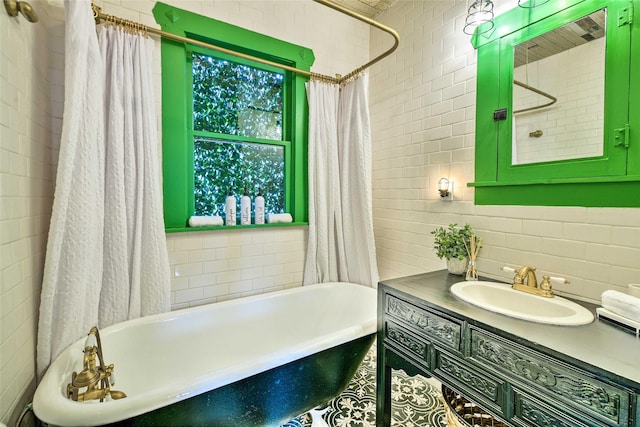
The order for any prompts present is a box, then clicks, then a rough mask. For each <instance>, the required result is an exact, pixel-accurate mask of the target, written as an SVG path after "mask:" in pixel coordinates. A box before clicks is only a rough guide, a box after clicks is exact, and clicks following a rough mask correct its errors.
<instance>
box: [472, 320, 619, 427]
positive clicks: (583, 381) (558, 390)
mask: <svg viewBox="0 0 640 427" xmlns="http://www.w3.org/2000/svg"><path fill="white" fill-rule="evenodd" d="M470 334H471V354H470V357H471V359H473V360H474V361H475V362H477V363H479V364H480V365H484V366H487V367H490V368H493V369H495V370H496V371H498V372H503V373H506V374H507V375H508V376H510V377H511V378H512V379H514V380H517V381H520V382H521V383H523V384H529V385H532V386H534V387H537V388H539V389H542V390H544V391H543V392H544V393H545V394H546V396H547V397H548V398H549V399H553V401H554V402H555V403H556V404H557V405H570V406H573V407H575V408H576V409H578V410H580V411H583V412H585V413H586V414H587V415H589V416H591V417H593V418H595V419H598V420H601V421H603V422H605V423H606V424H602V425H611V426H625V425H627V424H628V419H629V401H630V394H629V392H628V391H627V390H625V389H622V388H617V387H614V386H612V385H610V384H607V383H604V382H602V381H600V380H598V379H596V378H595V377H594V376H593V375H592V374H590V373H588V372H585V371H581V370H578V369H575V368H573V367H571V366H569V365H566V364H564V363H562V362H560V361H557V360H555V359H552V358H550V357H548V356H545V355H544V354H541V353H538V352H536V351H534V350H531V349H528V348H526V347H522V346H520V345H518V344H515V343H513V342H510V341H507V340H505V339H502V338H500V337H497V336H495V335H493V334H491V333H489V332H486V331H482V330H479V329H476V328H475V327H471V328H470ZM543 425H546V424H543ZM550 425H555V424H550ZM559 425H562V424H559ZM568 425H572V424H568ZM588 425H592V424H588ZM593 425H600V424H593Z"/></svg>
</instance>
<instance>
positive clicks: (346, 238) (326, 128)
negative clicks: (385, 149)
mask: <svg viewBox="0 0 640 427" xmlns="http://www.w3.org/2000/svg"><path fill="white" fill-rule="evenodd" d="M307 98H308V100H309V243H308V247H307V258H306V262H305V270H304V284H305V285H306V284H312V283H321V282H333V281H344V282H352V283H360V284H363V285H367V286H372V287H375V286H377V283H378V267H377V263H376V253H375V242H374V237H373V214H372V202H371V198H372V195H371V133H370V132H371V125H370V121H369V105H368V75H367V74H361V75H360V76H358V77H356V78H355V79H353V80H351V81H350V82H348V83H347V84H345V85H344V86H343V87H339V86H338V85H333V84H328V83H323V82H320V81H317V80H311V81H310V82H308V83H307Z"/></svg>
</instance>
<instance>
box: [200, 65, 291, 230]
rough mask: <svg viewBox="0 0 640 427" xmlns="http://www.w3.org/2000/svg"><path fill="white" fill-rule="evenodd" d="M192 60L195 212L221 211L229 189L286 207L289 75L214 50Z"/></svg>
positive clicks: (271, 208) (279, 209) (271, 207)
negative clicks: (259, 195)
mask: <svg viewBox="0 0 640 427" xmlns="http://www.w3.org/2000/svg"><path fill="white" fill-rule="evenodd" d="M216 56H222V55H220V54H217V55H216ZM191 60H192V80H193V84H192V87H193V91H192V98H193V134H194V136H193V163H194V164H193V169H194V170H193V172H194V173H193V175H194V197H195V209H194V213H195V215H221V216H223V215H224V205H225V199H226V197H227V195H228V194H229V192H232V193H233V194H234V195H235V196H236V198H238V199H239V198H240V196H241V195H242V194H243V193H244V191H247V194H249V195H251V196H255V195H256V194H257V193H258V192H260V193H263V196H264V197H265V204H266V206H267V207H268V212H271V213H283V212H285V210H286V209H285V207H286V206H285V194H286V185H287V181H286V180H285V164H286V163H287V161H286V154H287V150H288V147H289V143H288V141H283V133H282V123H283V116H284V115H283V99H284V95H285V93H284V92H285V90H284V89H285V88H284V79H285V76H284V75H283V74H282V73H280V72H277V71H266V70H263V69H260V68H257V67H252V66H249V65H244V64H240V63H237V62H234V61H233V60H232V59H229V60H226V59H221V58H216V57H214V56H210V55H203V54H197V53H194V54H193V55H192V58H191ZM233 136H236V137H240V138H241V139H240V140H236V139H235V138H232V137H233ZM238 222H239V221H238Z"/></svg>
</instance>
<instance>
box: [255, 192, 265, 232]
mask: <svg viewBox="0 0 640 427" xmlns="http://www.w3.org/2000/svg"><path fill="white" fill-rule="evenodd" d="M253 204H254V208H253V209H254V215H255V217H256V219H255V222H256V224H264V197H262V188H260V189H259V190H258V195H257V196H256V198H255V200H254V202H253Z"/></svg>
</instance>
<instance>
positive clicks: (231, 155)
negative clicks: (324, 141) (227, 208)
mask: <svg viewBox="0 0 640 427" xmlns="http://www.w3.org/2000/svg"><path fill="white" fill-rule="evenodd" d="M193 152H194V177H195V183H194V184H195V185H194V194H195V205H196V206H195V215H224V203H225V199H226V197H227V195H228V194H229V189H233V194H234V195H235V196H236V199H238V201H239V200H240V197H242V194H243V192H244V188H245V187H246V188H247V193H248V194H249V195H250V196H251V200H252V208H251V209H252V212H253V199H254V197H255V196H256V194H258V191H259V189H260V188H261V189H262V195H263V196H264V198H265V213H283V212H284V147H282V146H275V145H267V144H252V143H245V142H229V141H221V140H217V139H213V138H202V137H196V138H195V139H194V150H193Z"/></svg>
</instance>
